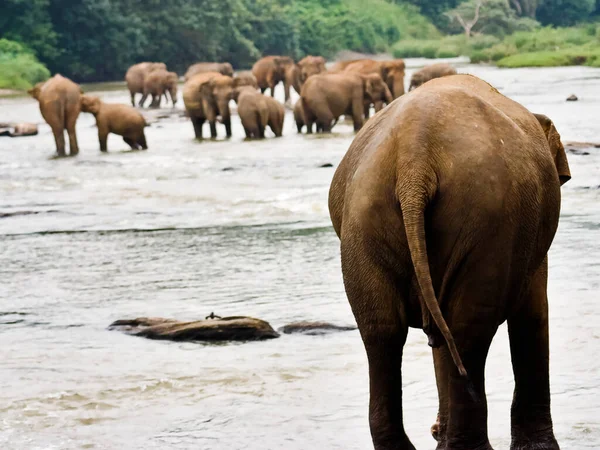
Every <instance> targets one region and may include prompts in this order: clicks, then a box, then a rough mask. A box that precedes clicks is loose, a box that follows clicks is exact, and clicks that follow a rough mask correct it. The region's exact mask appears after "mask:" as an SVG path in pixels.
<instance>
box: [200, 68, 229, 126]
mask: <svg viewBox="0 0 600 450" xmlns="http://www.w3.org/2000/svg"><path fill="white" fill-rule="evenodd" d="M233 88H234V81H233V78H231V77H228V76H226V75H215V76H213V77H211V78H210V79H209V80H208V81H206V82H205V83H203V84H202V85H201V86H200V93H201V96H202V102H203V103H204V104H205V105H206V106H207V107H208V108H207V110H206V112H207V113H208V116H207V118H209V119H210V117H209V116H210V113H211V109H212V110H213V111H215V112H216V111H218V112H219V115H220V116H221V117H222V119H223V122H225V121H229V119H230V112H229V101H230V100H231V99H233V94H234V92H233V90H234V89H233Z"/></svg>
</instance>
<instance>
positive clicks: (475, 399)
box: [434, 239, 509, 450]
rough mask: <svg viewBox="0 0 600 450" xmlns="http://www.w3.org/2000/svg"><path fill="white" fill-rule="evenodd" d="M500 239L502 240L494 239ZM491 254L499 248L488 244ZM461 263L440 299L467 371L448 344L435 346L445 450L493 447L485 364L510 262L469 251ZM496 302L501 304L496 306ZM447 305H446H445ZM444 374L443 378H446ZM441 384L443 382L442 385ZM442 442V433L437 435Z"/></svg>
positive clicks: (497, 321)
mask: <svg viewBox="0 0 600 450" xmlns="http://www.w3.org/2000/svg"><path fill="white" fill-rule="evenodd" d="M498 242H505V241H504V240H502V239H498ZM486 250H487V251H490V252H493V253H491V254H494V255H502V250H501V249H496V248H491V249H490V248H487V249H486ZM466 258H467V259H466V260H464V261H463V262H462V263H460V264H459V267H460V272H457V273H455V274H454V276H453V279H454V281H453V282H452V288H451V291H449V292H448V293H447V295H445V296H444V297H445V298H444V299H441V302H442V303H443V305H447V312H446V313H445V314H444V316H446V317H447V323H448V327H449V328H450V331H451V333H452V335H453V336H454V341H455V343H456V347H457V349H458V352H459V354H460V356H461V358H462V361H463V363H464V366H465V368H466V370H467V373H468V379H465V378H464V377H463V376H461V375H460V374H459V372H458V369H457V368H456V365H455V364H454V362H453V360H452V357H451V355H450V352H449V351H448V347H447V346H446V345H444V346H442V347H440V348H438V349H435V350H434V358H436V361H435V366H436V377H442V379H438V380H437V381H438V392H439V393H441V397H443V396H444V392H447V405H448V414H447V417H444V416H445V414H444V413H445V410H444V408H443V406H444V404H443V403H442V404H441V408H440V411H439V412H440V425H441V429H442V430H444V429H445V430H446V433H445V439H446V446H445V447H443V446H439V447H438V448H440V449H444V450H465V449H468V450H491V449H492V447H491V445H490V442H489V439H488V428H487V419H488V409H487V400H486V395H485V363H486V359H487V355H488V351H489V348H490V345H491V343H492V339H493V338H494V335H495V334H496V331H497V329H498V324H499V323H500V318H501V316H502V311H504V308H503V306H502V305H503V304H504V303H503V300H502V295H503V294H502V293H503V292H504V291H505V286H506V282H507V281H506V280H507V276H508V275H507V272H508V269H507V267H508V266H509V265H508V264H499V263H498V264H494V262H493V261H489V258H487V259H486V257H485V256H484V255H482V254H481V253H478V252H476V251H475V250H474V251H472V252H471V253H470V254H468V255H467V256H466ZM499 305H500V306H499ZM444 309H446V308H444ZM444 378H445V379H444ZM443 383H447V385H446V386H444V385H443ZM441 440H442V442H443V440H444V436H441Z"/></svg>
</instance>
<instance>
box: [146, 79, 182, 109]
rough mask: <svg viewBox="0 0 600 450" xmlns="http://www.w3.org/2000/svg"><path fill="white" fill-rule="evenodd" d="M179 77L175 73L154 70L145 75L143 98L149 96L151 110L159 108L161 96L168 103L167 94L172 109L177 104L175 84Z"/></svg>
mask: <svg viewBox="0 0 600 450" xmlns="http://www.w3.org/2000/svg"><path fill="white" fill-rule="evenodd" d="M178 83H179V77H178V76H177V74H176V73H175V72H167V71H166V70H155V71H153V72H150V73H149V74H147V75H146V77H145V79H144V96H145V97H147V96H148V95H150V96H151V97H152V102H151V103H150V107H151V108H160V102H161V99H162V96H163V95H164V96H165V100H166V101H168V100H169V99H168V97H167V93H169V95H170V96H171V103H173V107H175V104H176V103H177V84H178Z"/></svg>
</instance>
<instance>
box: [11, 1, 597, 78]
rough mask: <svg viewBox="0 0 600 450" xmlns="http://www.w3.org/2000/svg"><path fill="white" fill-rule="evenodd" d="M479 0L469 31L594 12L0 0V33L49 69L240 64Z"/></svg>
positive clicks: (583, 6) (327, 45) (430, 29)
mask: <svg viewBox="0 0 600 450" xmlns="http://www.w3.org/2000/svg"><path fill="white" fill-rule="evenodd" d="M478 2H481V3H482V4H483V6H482V7H481V11H480V17H478V20H477V21H476V23H475V24H473V26H472V27H471V28H472V29H471V30H470V33H471V32H473V33H478V34H480V33H483V34H491V35H496V36H502V35H505V34H510V33H512V32H513V31H517V30H523V29H528V28H530V27H531V26H533V25H535V24H536V22H533V20H534V19H537V20H538V21H539V22H541V23H542V24H544V25H546V24H549V25H571V24H574V23H578V22H581V21H585V20H589V18H590V17H591V15H592V14H593V13H594V12H600V0H370V1H368V2H365V1H364V0H220V1H219V2H214V1H209V0H79V1H77V2H73V1H71V0H3V2H2V15H1V16H0V38H4V39H7V40H11V41H15V42H18V43H19V44H21V45H22V46H23V48H24V49H25V50H24V51H25V52H26V53H27V54H28V55H30V56H28V58H30V59H31V58H33V59H32V60H35V58H37V59H39V61H41V62H42V63H43V64H44V65H46V66H47V67H48V68H49V69H50V70H51V71H52V72H60V73H62V74H64V75H66V76H69V77H71V78H73V79H75V80H77V81H102V80H114V79H121V78H122V77H123V74H124V73H125V71H126V69H127V67H129V65H131V64H134V63H136V62H140V61H163V62H165V63H166V64H167V65H168V67H169V68H170V69H171V70H175V71H177V72H179V73H182V72H184V71H185V69H186V67H187V66H188V65H189V64H192V63H194V62H197V61H229V62H231V63H232V64H233V66H234V67H235V68H249V67H250V66H251V65H252V63H253V62H254V61H255V60H256V59H257V58H259V57H260V56H261V55H268V54H283V55H289V56H292V57H294V58H301V57H303V56H305V55H307V54H315V55H323V56H325V57H331V56H333V55H335V54H336V53H337V52H339V51H340V50H354V51H359V52H380V51H385V50H388V49H389V48H390V46H391V45H392V44H394V43H395V42H397V41H399V40H403V39H409V38H412V39H432V38H437V37H439V36H440V32H439V31H438V29H439V30H441V31H442V32H446V33H451V34H458V33H463V32H465V30H464V27H462V25H461V23H460V20H459V19H458V18H457V13H458V15H460V17H461V19H463V21H464V20H468V19H473V17H472V16H471V17H470V16H469V15H470V13H471V12H474V11H475V9H474V8H475V6H476V4H477V3H478ZM434 24H435V26H434ZM436 26H437V29H436ZM5 59H6V58H5Z"/></svg>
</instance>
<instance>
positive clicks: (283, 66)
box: [273, 56, 294, 80]
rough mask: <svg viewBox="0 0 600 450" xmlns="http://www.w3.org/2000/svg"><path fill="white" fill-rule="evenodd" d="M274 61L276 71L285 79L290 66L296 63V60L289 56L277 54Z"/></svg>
mask: <svg viewBox="0 0 600 450" xmlns="http://www.w3.org/2000/svg"><path fill="white" fill-rule="evenodd" d="M273 63H274V64H275V72H277V74H278V75H279V77H280V78H281V79H282V80H283V79H284V77H285V72H286V70H287V69H288V67H290V66H293V65H294V60H293V59H292V58H290V57H289V56H276V57H274V58H273Z"/></svg>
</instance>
